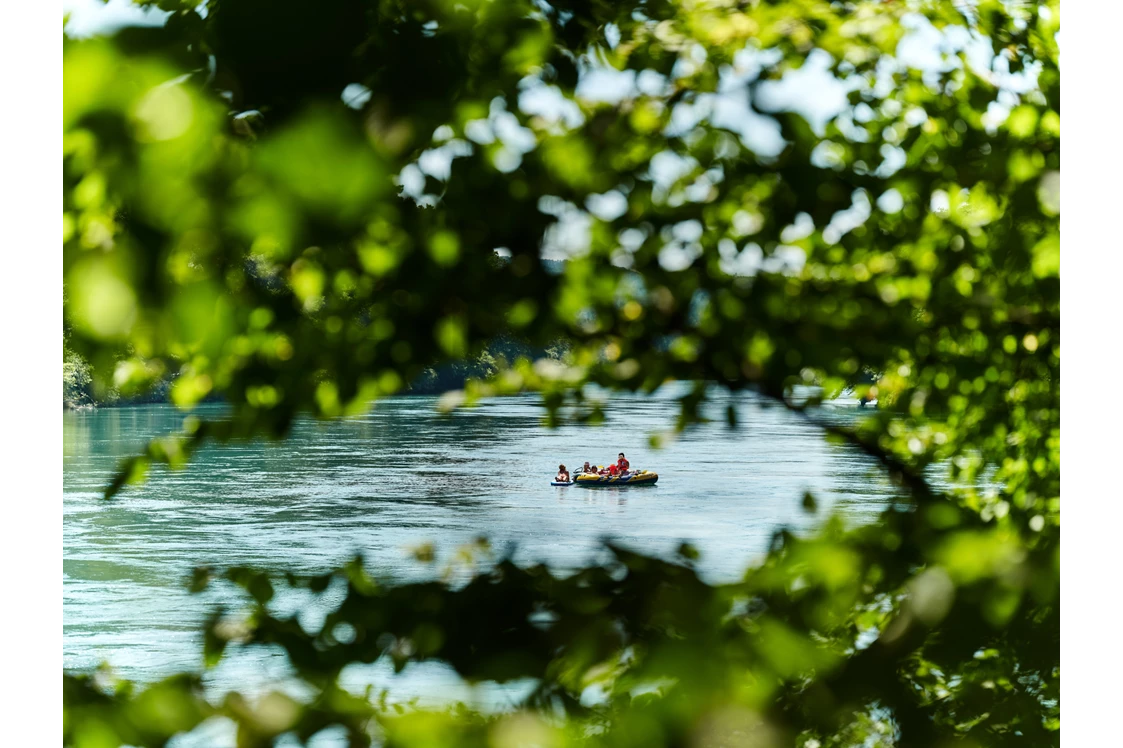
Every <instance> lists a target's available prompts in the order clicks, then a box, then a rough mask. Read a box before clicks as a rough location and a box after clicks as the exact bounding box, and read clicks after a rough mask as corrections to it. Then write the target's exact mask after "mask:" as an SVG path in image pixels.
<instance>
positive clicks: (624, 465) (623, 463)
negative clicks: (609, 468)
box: [616, 457, 632, 472]
mask: <svg viewBox="0 0 1123 748" xmlns="http://www.w3.org/2000/svg"><path fill="white" fill-rule="evenodd" d="M631 466H632V464H631V463H630V462H628V460H627V458H624V457H621V458H620V459H619V460H617V461H616V468H617V469H618V470H620V471H621V472H623V471H625V470H627V469H628V468H630V467H631Z"/></svg>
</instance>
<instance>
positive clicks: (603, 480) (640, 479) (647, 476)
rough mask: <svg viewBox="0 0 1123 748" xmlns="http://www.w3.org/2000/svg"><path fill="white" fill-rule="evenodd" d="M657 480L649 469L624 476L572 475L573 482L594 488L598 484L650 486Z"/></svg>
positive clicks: (657, 475) (655, 474) (656, 474)
mask: <svg viewBox="0 0 1123 748" xmlns="http://www.w3.org/2000/svg"><path fill="white" fill-rule="evenodd" d="M657 480H659V474H658V473H652V472H651V471H649V470H637V471H636V472H634V473H628V475H626V476H624V477H620V476H618V475H596V474H595V473H581V474H580V475H576V476H574V481H573V482H574V484H575V485H578V486H587V487H589V488H596V487H599V486H651V485H654V484H655V481H657Z"/></svg>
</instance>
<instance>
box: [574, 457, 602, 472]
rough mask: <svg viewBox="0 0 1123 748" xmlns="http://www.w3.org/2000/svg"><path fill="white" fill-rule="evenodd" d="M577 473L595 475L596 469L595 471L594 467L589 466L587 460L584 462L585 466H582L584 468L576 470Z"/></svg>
mask: <svg viewBox="0 0 1123 748" xmlns="http://www.w3.org/2000/svg"><path fill="white" fill-rule="evenodd" d="M577 472H579V473H584V474H595V473H596V472H597V469H596V468H595V467H593V466H592V465H590V464H589V461H588V460H586V461H585V466H584V467H582V468H581V469H580V470H578V471H577Z"/></svg>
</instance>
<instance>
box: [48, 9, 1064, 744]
mask: <svg viewBox="0 0 1123 748" xmlns="http://www.w3.org/2000/svg"><path fill="white" fill-rule="evenodd" d="M158 5H159V7H161V8H164V9H165V10H166V11H167V12H168V17H167V20H166V22H165V24H164V25H163V26H161V27H157V28H143V29H142V28H127V29H123V30H121V31H120V32H118V33H116V34H115V35H113V36H111V37H105V38H94V39H87V40H74V39H67V40H66V41H65V43H64V75H65V82H64V121H63V128H64V144H63V145H64V148H63V168H64V273H65V277H64V279H63V280H64V282H65V284H66V288H67V297H66V300H65V305H64V312H65V316H66V320H67V324H68V329H69V330H70V333H69V335H68V337H67V340H66V345H67V346H69V350H72V351H73V352H74V354H76V355H77V356H81V362H85V363H79V359H77V358H74V357H73V356H71V355H70V354H66V356H67V358H65V359H64V384H65V382H66V381H71V382H73V383H75V386H79V387H86V386H89V387H91V388H92V391H96V392H102V391H109V390H110V389H111V388H116V389H117V390H118V391H119V392H121V393H122V394H126V393H141V392H146V391H150V389H151V387H153V386H154V385H156V384H157V383H159V382H164V381H167V382H171V385H170V397H171V399H172V400H173V401H174V402H175V403H176V404H177V405H178V406H179V407H182V408H184V409H190V408H191V407H192V406H193V405H194V404H196V403H198V402H200V401H202V400H203V399H205V398H208V397H214V396H221V397H222V398H223V399H224V400H225V401H226V402H227V403H228V404H229V406H230V418H229V420H224V421H221V422H214V423H211V422H206V421H200V420H198V419H189V421H188V423H187V425H186V426H185V431H184V432H183V433H181V434H178V435H173V436H170V437H168V438H164V439H160V440H158V441H156V442H153V443H152V444H151V445H150V446H149V448H148V450H147V451H146V452H145V453H144V454H140V455H137V456H136V457H134V458H133V459H131V460H129V461H128V462H127V463H126V464H124V465H123V466H122V468H121V470H120V473H119V475H118V477H117V479H116V480H114V481H113V482H112V484H111V485H110V486H108V487H107V495H109V496H115V498H114V500H116V501H128V500H129V496H130V492H129V488H128V487H129V485H131V484H132V483H134V482H136V481H139V480H142V479H143V477H144V475H145V473H146V470H147V468H148V467H149V466H150V465H152V464H155V463H168V464H170V465H172V466H173V467H174V466H177V465H182V464H184V463H185V462H186V461H187V460H189V459H191V457H192V454H193V452H194V450H195V448H196V447H198V446H199V445H200V444H203V443H210V442H217V443H222V442H225V441H228V440H231V439H237V438H245V437H275V438H283V437H284V435H285V434H286V433H287V431H288V430H289V428H290V426H291V424H292V423H293V420H294V419H295V418H296V417H297V416H298V415H310V416H314V417H319V418H332V417H337V416H340V415H343V414H346V413H351V412H356V411H361V410H363V409H365V408H367V407H368V406H369V405H370V403H371V402H372V401H374V400H376V399H377V398H379V397H383V396H386V395H389V394H392V393H398V392H401V391H403V389H404V388H406V387H407V386H408V385H409V383H411V382H416V381H420V380H421V378H423V377H424V376H425V372H426V370H428V369H431V368H432V367H433V365H434V362H444V363H446V364H447V363H448V362H455V361H473V360H475V361H479V360H481V359H480V358H479V357H481V356H483V355H484V352H485V350H487V349H488V346H489V345H490V344H492V342H493V341H495V340H496V339H497V338H498V337H500V336H502V335H504V334H506V333H507V332H509V331H511V332H513V333H514V334H516V335H517V337H518V339H519V340H521V341H525V342H526V345H527V346H528V353H527V354H526V355H516V356H514V357H513V358H511V359H504V358H501V357H493V359H492V361H485V363H486V365H487V371H486V373H485V376H482V377H480V378H479V379H469V380H468V381H467V382H466V383H465V384H464V386H463V388H462V389H461V390H459V391H458V392H456V393H453V394H452V395H449V396H446V397H445V398H443V399H442V406H443V407H447V408H454V407H468V406H470V405H471V404H472V403H473V402H476V401H478V399H479V398H483V397H497V396H502V395H505V394H509V393H515V392H537V393H540V394H541V397H542V402H543V405H544V406H545V408H546V411H547V414H548V416H549V417H550V419H551V422H556V420H557V419H558V418H560V417H562V416H564V415H566V414H570V413H573V412H576V413H577V414H578V417H583V418H586V419H587V420H593V421H596V420H600V419H599V418H596V417H594V416H595V415H596V414H595V413H591V412H589V411H588V410H587V409H586V407H585V403H586V401H585V397H584V395H585V392H586V388H587V387H588V386H589V385H597V386H600V387H603V388H607V389H610V390H611V389H615V390H628V391H634V392H651V391H653V390H654V389H656V388H657V387H659V386H660V385H661V384H662V383H664V382H666V381H667V380H672V379H673V380H682V381H694V382H699V383H701V382H705V381H710V382H719V383H721V384H723V385H724V386H726V387H729V388H732V389H743V388H752V389H753V390H755V391H757V392H759V393H761V394H763V395H765V396H767V397H768V398H770V399H771V401H772V402H774V403H775V404H776V405H777V406H779V407H788V408H792V409H793V410H797V411H799V412H800V413H803V414H804V415H805V416H806V417H807V418H809V419H813V420H814V419H815V410H814V402H811V403H808V402H805V401H802V400H796V399H794V398H793V392H794V391H795V388H796V387H798V386H799V385H801V384H805V383H808V382H816V383H819V384H821V386H822V388H823V393H824V396H828V397H829V396H831V395H832V394H834V393H837V392H839V391H840V390H841V389H842V388H844V387H845V386H846V385H847V383H848V382H850V381H852V380H853V378H854V377H855V376H856V375H858V373H859V372H860V371H862V370H867V371H874V372H877V373H878V377H877V381H876V382H872V383H868V384H863V385H861V386H860V387H859V388H858V389H859V393H858V394H859V395H860V396H864V397H865V396H869V397H876V399H877V401H878V408H877V409H876V411H875V412H873V413H871V414H870V416H869V417H868V418H866V419H865V420H863V421H862V423H861V425H860V426H858V427H857V428H854V429H841V428H837V427H831V426H828V425H823V432H824V438H834V439H842V440H845V441H847V442H849V443H851V444H853V445H856V446H857V447H859V448H860V449H862V450H864V451H865V452H867V453H868V454H869V455H871V456H873V457H874V458H876V460H877V461H878V464H879V465H880V466H881V467H882V469H883V470H884V471H885V472H886V473H887V474H888V475H889V476H891V477H892V479H893V480H894V481H895V483H896V485H897V487H898V492H899V497H898V500H897V501H896V502H894V505H893V506H892V507H891V508H890V509H888V510H887V511H886V512H885V513H884V514H882V515H881V517H880V518H879V520H878V522H876V523H874V524H872V525H870V526H867V527H862V528H858V529H854V530H844V529H842V528H841V526H840V525H839V524H838V523H836V522H834V521H832V520H830V519H829V518H824V519H823V524H822V527H821V529H820V530H819V531H818V532H817V533H816V534H814V535H813V536H811V537H795V536H793V535H792V534H791V533H789V532H787V531H786V530H784V528H777V531H776V534H775V538H774V542H773V545H772V548H771V550H770V552H769V554H768V556H767V558H766V559H765V560H764V561H762V562H761V563H760V564H759V565H758V566H754V567H753V568H750V569H748V570H747V571H746V573H745V576H744V578H743V579H742V580H741V581H740V582H737V583H735V584H729V585H719V586H715V585H711V584H707V583H705V582H703V581H702V580H700V579H699V578H698V577H697V575H696V574H695V573H694V571H693V569H692V566H691V560H692V558H693V557H694V555H695V554H696V553H697V552H703V553H704V552H705V549H704V548H702V549H693V548H689V547H683V548H682V549H681V552H680V555H679V557H677V558H673V559H656V558H649V557H646V556H642V555H637V554H635V553H633V552H630V551H628V550H625V549H623V548H612V549H611V555H610V557H609V558H607V559H606V560H605V561H604V562H603V563H602V564H599V565H598V564H594V565H590V566H589V567H588V568H585V569H582V570H580V571H578V572H577V573H576V574H574V575H572V576H567V577H564V578H563V577H560V576H557V575H556V574H555V573H553V572H551V571H550V570H548V569H545V568H542V567H531V568H520V567H517V566H515V565H513V564H511V563H508V562H505V561H503V560H502V559H496V560H494V563H491V564H487V565H485V566H483V567H481V571H479V572H478V574H477V575H476V576H475V577H473V579H472V580H471V581H470V582H468V583H467V584H462V585H452V586H450V585H446V584H443V583H439V582H429V583H412V584H394V583H390V584H387V583H383V582H379V583H375V582H374V581H373V576H372V575H374V574H375V572H376V570H370V569H364V568H363V566H362V563H361V562H359V561H357V562H356V563H354V564H351V565H349V566H347V567H345V568H342V569H337V570H324V571H323V573H322V574H319V575H310V576H307V575H306V576H296V575H285V574H284V573H282V572H278V571H276V570H274V571H273V572H271V573H265V572H262V571H260V570H253V569H225V570H223V569H207V568H203V569H199V570H197V572H196V574H195V577H194V579H193V582H192V584H193V585H194V586H195V587H196V588H202V587H204V586H206V585H207V584H209V583H210V582H211V580H213V579H214V578H216V577H219V578H223V579H226V580H228V581H231V582H233V583H235V584H237V585H240V586H241V587H242V588H243V589H244V590H245V593H246V600H247V601H248V604H249V605H250V610H249V612H248V614H245V615H238V614H236V613H235V612H233V611H220V612H217V613H216V615H215V617H214V618H213V620H211V621H210V622H209V623H208V624H207V626H206V629H205V631H204V633H203V642H204V645H203V652H202V653H201V654H200V667H204V666H212V665H214V663H215V662H217V661H218V660H219V659H220V658H221V657H222V656H223V653H224V652H225V651H226V650H227V649H228V648H229V647H257V646H279V647H281V648H282V649H284V651H285V652H286V654H287V657H288V659H289V661H290V662H291V663H292V665H293V667H294V669H295V671H296V674H297V677H298V679H299V681H300V682H301V684H302V689H301V692H302V694H303V695H302V696H300V697H299V698H297V697H296V696H293V695H291V694H290V695H285V694H284V693H282V692H281V691H280V689H279V688H278V691H277V692H275V693H271V694H267V695H262V694H239V693H230V694H226V695H223V696H221V697H216V696H215V695H214V694H207V693H205V692H204V689H203V688H202V686H201V682H202V681H201V677H200V675H199V674H198V673H187V674H184V675H182V676H178V677H175V678H171V679H169V680H166V681H163V682H161V683H158V684H149V685H135V686H134V685H131V684H112V683H109V682H107V681H106V679H105V678H103V677H102V676H99V675H97V674H78V673H66V674H64V683H65V696H64V720H65V726H64V742H65V743H68V744H73V745H82V746H103V745H118V744H128V745H145V746H147V745H164V744H165V742H166V741H167V740H168V739H169V738H171V737H172V736H174V735H178V734H181V733H184V732H188V731H191V730H192V729H194V728H196V726H198V725H199V724H201V723H202V722H203V721H204V720H206V719H208V718H211V717H218V718H221V719H223V720H226V721H227V722H226V724H229V725H233V726H234V727H233V729H236V730H237V734H238V744H239V745H241V746H256V745H270V744H273V742H274V741H275V740H282V741H284V740H289V741H290V742H291V740H294V739H295V740H297V741H305V740H307V739H309V738H310V737H311V736H313V735H316V734H317V733H319V732H320V731H322V730H331V731H334V732H337V733H339V734H340V735H342V736H343V737H342V738H341V739H342V740H343V741H344V742H345V743H347V744H349V745H368V744H371V743H380V744H384V745H395V746H429V745H445V746H455V745H464V746H468V745H481V746H482V745H493V746H508V745H568V744H573V745H605V746H609V745H612V746H625V745H635V746H659V745H665V746H672V745H674V746H677V745H707V746H709V745H713V746H719V745H756V746H773V745H774V746H780V745H797V746H802V747H803V748H812V747H814V746H849V745H859V744H861V745H867V746H890V745H900V746H904V745H907V746H925V745H932V746H937V745H946V744H949V743H951V742H959V743H960V744H964V745H986V746H998V745H1012V746H1013V745H1019V746H1034V747H1036V746H1052V745H1057V744H1059V725H1060V721H1059V719H1060V718H1059V678H1060V673H1059V602H1060V601H1059V591H1060V576H1059V573H1060V572H1059V535H1060V405H1059V390H1058V382H1059V374H1060V234H1059V231H1060V219H1059V213H1060V198H1059V185H1060V171H1059V169H1060V69H1059V48H1058V45H1057V40H1056V36H1057V33H1058V31H1059V28H1060V15H1059V4H1058V3H1057V2H1055V0H1051V1H1050V2H1045V3H1042V4H1039V5H1035V4H1023V3H1003V2H997V1H996V0H995V1H992V0H981V1H980V2H977V3H972V4H963V3H956V2H951V0H947V1H942V0H916V1H915V2H906V1H901V2H879V3H871V2H826V1H825V0H802V1H801V2H795V1H794V0H793V1H791V2H776V3H770V2H745V3H733V2H725V1H724V0H702V1H699V2H662V1H656V2H623V3H592V4H580V3H570V2H566V1H565V0H561V1H560V2H551V3H545V2H530V1H529V0H512V1H511V2H502V3H500V2H488V1H487V0H483V1H480V2H468V3H451V2H448V3H446V2H441V1H436V2H426V3H417V4H414V3H401V2H395V1H394V0H387V1H385V2H361V1H360V0H335V2H329V3H319V4H310V3H304V2H297V1H296V0H268V1H267V0H235V1H233V2H225V1H224V2H205V3H203V4H202V5H201V6H200V5H199V3H197V2H194V1H193V2H189V3H188V2H184V3H180V2H177V1H176V0H166V2H165V1H162V2H160V3H158ZM561 257H564V258H565V259H566V262H565V263H564V266H562V267H561V268H560V269H559V268H558V267H557V266H555V265H552V264H548V263H547V262H545V261H544V258H547V259H556V258H561ZM496 258H501V259H502V260H503V261H501V262H497V261H496ZM559 340H564V341H566V346H565V350H564V351H561V350H559V351H557V352H556V354H555V355H554V356H552V357H551V356H546V357H541V356H539V355H538V352H540V351H545V350H546V349H547V348H548V347H549V346H551V345H554V344H555V342H556V341H559ZM67 362H69V363H67ZM704 396H705V392H704V388H703V387H702V386H701V385H699V387H697V388H696V389H695V390H694V392H693V394H691V395H688V396H686V397H684V398H683V400H682V415H681V418H680V420H679V422H678V424H677V425H678V428H679V429H689V428H690V427H691V424H692V423H694V422H696V420H697V418H698V406H699V403H700V402H701V400H702V398H703V397H704ZM728 418H729V421H730V423H731V424H736V423H738V421H739V418H738V414H737V413H736V412H734V411H732V410H731V411H730V413H729V414H728ZM748 426H749V427H751V424H749V425H748ZM934 465H936V466H945V465H946V466H947V470H948V475H947V476H946V477H947V479H948V481H947V484H948V485H950V486H952V487H951V488H949V489H947V490H944V489H938V488H936V487H934V485H933V484H932V483H930V482H929V481H928V480H927V478H926V476H928V474H929V471H930V469H931V468H932V466H934ZM980 475H987V476H992V480H990V481H988V482H985V483H981V482H980V481H978V480H977V479H978V477H979V476H980ZM672 479H673V478H672V477H664V480H672ZM940 485H945V484H944V483H941V484H940ZM792 500H793V501H802V502H804V506H805V507H806V508H807V509H808V511H815V506H816V502H815V497H814V496H803V497H800V496H793V497H792ZM421 562H423V559H422V560H420V561H419V563H421ZM290 585H291V586H296V587H299V588H309V589H312V590H316V591H323V590H326V589H328V588H329V587H330V588H331V589H344V590H345V597H344V598H343V599H342V600H341V601H340V602H339V603H338V605H336V606H334V608H333V610H334V612H332V613H331V614H330V615H329V616H328V618H327V620H326V621H325V622H324V624H323V626H322V627H320V628H319V629H317V630H306V629H305V628H303V627H302V626H301V624H300V622H299V621H298V620H297V618H295V617H287V616H285V615H281V614H279V613H278V612H277V611H276V610H274V608H272V607H271V606H270V603H271V601H272V600H273V599H274V595H275V593H276V591H277V590H278V589H281V588H283V587H285V586H290ZM383 657H385V658H389V660H390V661H392V662H393V663H394V664H395V666H397V667H404V666H405V665H407V664H408V663H411V662H417V661H423V660H436V661H439V662H443V663H446V664H447V665H449V666H450V667H452V668H453V669H454V670H456V672H458V673H459V674H460V675H461V676H463V677H464V678H466V679H468V680H470V681H499V682H507V681H511V680H513V679H530V680H531V681H532V682H533V684H534V687H533V689H532V690H531V692H530V695H529V696H528V697H527V698H526V699H525V700H523V701H520V702H519V703H517V704H514V705H513V708H512V709H511V710H510V713H507V714H503V715H494V714H484V713H480V712H479V711H477V710H473V709H471V708H469V707H468V706H461V707H458V708H454V709H447V710H430V709H422V708H409V709H406V708H404V707H403V706H402V705H400V704H397V705H395V704H394V702H393V700H392V699H390V698H387V697H380V696H379V695H378V694H372V693H366V694H363V693H351V692H348V691H347V690H345V689H344V688H343V686H342V685H341V680H342V677H341V676H342V674H343V672H344V670H345V669H346V668H347V666H348V665H350V664H352V663H369V662H372V661H374V660H375V659H378V658H383ZM278 744H280V743H278Z"/></svg>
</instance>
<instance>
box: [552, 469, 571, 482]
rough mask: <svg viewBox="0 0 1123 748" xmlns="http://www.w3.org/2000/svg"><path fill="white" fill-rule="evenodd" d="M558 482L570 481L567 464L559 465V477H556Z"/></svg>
mask: <svg viewBox="0 0 1123 748" xmlns="http://www.w3.org/2000/svg"><path fill="white" fill-rule="evenodd" d="M555 480H556V481H557V482H558V483H569V482H570V480H569V471H568V470H566V469H565V465H558V477H557V478H555Z"/></svg>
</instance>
